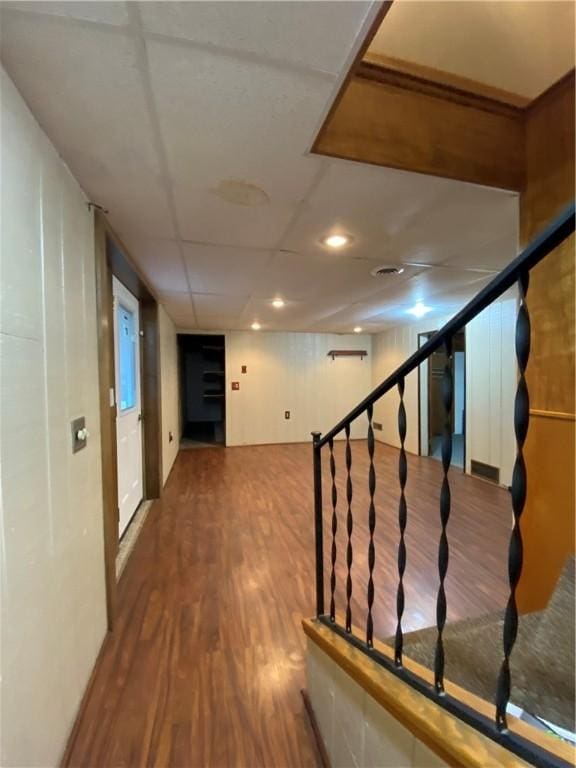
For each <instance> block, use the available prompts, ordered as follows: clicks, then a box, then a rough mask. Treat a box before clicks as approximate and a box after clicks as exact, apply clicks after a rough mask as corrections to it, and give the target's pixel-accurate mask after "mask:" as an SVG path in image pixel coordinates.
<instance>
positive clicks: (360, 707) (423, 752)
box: [306, 640, 446, 768]
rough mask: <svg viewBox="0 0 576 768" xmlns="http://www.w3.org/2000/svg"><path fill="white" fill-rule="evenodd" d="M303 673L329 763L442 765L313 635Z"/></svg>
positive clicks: (371, 767) (402, 767) (353, 767)
mask: <svg viewBox="0 0 576 768" xmlns="http://www.w3.org/2000/svg"><path fill="white" fill-rule="evenodd" d="M306 676H307V691H308V695H309V697H310V702H311V704H312V709H313V710H314V714H315V716H316V720H317V722H318V727H319V729H320V733H321V735H322V738H323V740H324V745H325V747H326V751H327V752H328V756H329V758H330V764H331V766H332V768H412V766H417V767H418V768H440V766H443V767H445V766H446V764H445V763H444V762H443V761H442V760H441V759H440V758H439V757H438V756H437V755H435V754H434V753H433V752H431V751H430V750H429V749H428V747H426V746H425V745H424V744H422V742H420V741H418V739H416V738H415V737H414V736H413V735H412V733H411V732H410V731H408V730H407V729H406V728H405V727H404V726H403V725H401V724H400V723H399V722H398V721H396V720H395V719H394V718H393V717H392V716H391V715H390V714H388V712H387V711H386V710H385V709H384V708H383V707H381V706H380V705H379V704H378V703H377V702H376V701H374V699H373V698H372V697H371V696H370V695H369V694H368V693H366V691H365V690H364V689H363V688H361V687H360V686H359V685H358V684H357V683H356V682H354V680H352V678H351V677H350V676H349V675H347V674H346V672H344V671H343V670H342V669H341V668H340V667H339V666H338V664H336V662H334V661H333V660H332V659H331V658H330V657H329V656H328V655H327V654H325V653H324V652H323V651H322V650H320V648H318V646H317V645H316V644H315V643H314V642H312V641H311V640H308V650H307V654H306Z"/></svg>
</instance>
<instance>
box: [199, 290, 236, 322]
mask: <svg viewBox="0 0 576 768" xmlns="http://www.w3.org/2000/svg"><path fill="white" fill-rule="evenodd" d="M192 298H193V300H194V306H195V308H196V312H197V314H198V316H199V317H200V316H202V315H231V316H234V317H236V316H237V315H239V314H240V313H241V312H242V310H243V309H244V307H245V306H246V302H247V301H248V297H247V296H230V295H220V294H216V293H193V294H192Z"/></svg>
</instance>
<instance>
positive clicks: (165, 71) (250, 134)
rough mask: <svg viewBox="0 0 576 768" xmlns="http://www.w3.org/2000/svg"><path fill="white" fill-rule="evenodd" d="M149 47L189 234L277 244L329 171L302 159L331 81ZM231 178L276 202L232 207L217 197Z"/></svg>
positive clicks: (237, 242) (190, 236) (188, 236)
mask: <svg viewBox="0 0 576 768" xmlns="http://www.w3.org/2000/svg"><path fill="white" fill-rule="evenodd" d="M148 50H149V58H150V70H151V81H152V88H153V91H154V95H155V100H156V104H157V108H158V112H159V117H160V123H161V130H162V134H163V137H164V142H165V145H166V150H167V155H168V163H169V166H170V168H171V171H172V176H173V179H174V190H175V197H176V207H177V214H178V221H179V226H180V231H181V235H182V237H183V238H184V239H186V240H197V241H204V242H212V243H220V244H222V243H230V244H235V245H247V246H262V247H270V246H273V245H276V244H277V242H278V241H279V239H280V238H281V237H282V235H283V233H284V231H285V230H286V227H287V225H288V223H289V221H290V219H291V217H292V215H293V213H294V211H295V209H296V206H297V205H298V204H299V203H300V202H301V201H302V200H303V199H304V197H305V195H306V194H307V192H308V190H309V188H310V186H311V184H312V182H313V180H314V178H315V177H316V175H317V173H318V171H319V169H320V168H321V163H322V161H321V159H320V158H318V157H312V156H304V152H305V150H306V147H307V146H308V145H309V143H310V142H311V140H312V138H313V135H314V131H315V129H316V127H317V124H318V120H319V118H320V116H321V115H322V114H323V111H324V109H325V107H326V104H327V102H328V100H329V98H330V96H331V93H332V89H333V81H332V79H331V78H328V77H326V76H317V75H304V74H300V73H294V72H284V71H282V70H278V69H275V68H273V67H266V66H263V65H262V64H258V63H254V62H248V61H242V60H240V59H234V58H231V57H227V56H218V55H215V54H212V53H208V52H206V51H197V50H194V49H188V48H181V47H176V46H170V45H166V44H165V43H157V42H150V43H149V44H148ZM230 180H233V181H243V182H247V183H250V184H253V185H256V186H257V187H259V188H261V189H262V190H263V191H264V192H265V193H266V195H267V196H268V198H269V202H268V203H267V204H264V205H258V206H241V205H234V204H232V203H229V202H226V201H225V200H223V199H222V197H221V196H219V193H218V192H219V190H220V189H221V185H222V184H223V183H225V182H227V181H230Z"/></svg>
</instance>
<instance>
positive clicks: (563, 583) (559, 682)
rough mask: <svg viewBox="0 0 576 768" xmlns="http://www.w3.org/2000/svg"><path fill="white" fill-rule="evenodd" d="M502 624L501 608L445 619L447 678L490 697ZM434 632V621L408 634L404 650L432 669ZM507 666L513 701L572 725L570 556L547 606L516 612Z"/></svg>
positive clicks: (572, 678)
mask: <svg viewBox="0 0 576 768" xmlns="http://www.w3.org/2000/svg"><path fill="white" fill-rule="evenodd" d="M502 626H503V616H502V615H501V614H490V615H487V616H483V617H481V618H477V619H467V620H465V621H460V622H455V623H452V624H447V625H446V628H445V630H444V649H445V659H446V665H445V677H446V679H448V680H451V681H452V682H454V683H456V684H457V685H460V686H461V687H462V688H465V689H466V690H468V691H471V692H472V693H475V694H476V695H478V696H481V697H482V698H483V699H486V700H487V701H493V700H494V694H495V690H496V680H497V677H498V670H499V668H500V664H501V661H502V654H503V650H502ZM436 636H437V632H436V628H435V627H430V628H427V629H423V630H418V631H417V632H410V633H408V634H406V635H405V636H404V650H405V653H406V656H408V657H409V658H411V659H413V660H414V661H417V662H419V663H420V664H423V665H424V666H426V667H428V668H429V669H433V668H434V649H435V643H436ZM391 642H393V641H391ZM511 672H512V683H513V687H512V695H511V697H510V700H511V701H512V702H513V703H514V704H516V705H518V706H519V707H522V708H523V709H525V710H526V711H527V712H529V713H530V714H533V715H536V716H538V717H542V718H545V719H546V720H550V721H551V722H553V723H556V724H557V725H560V726H562V727H564V728H567V729H569V730H574V558H570V559H569V561H568V562H567V564H566V567H565V568H564V570H563V572H562V575H561V577H560V579H559V581H558V584H557V585H556V589H555V591H554V594H553V596H552V598H551V600H550V602H549V604H548V606H547V607H546V609H545V610H543V611H540V612H538V613H532V614H525V615H524V616H522V617H521V618H520V624H519V629H518V637H517V640H516V645H515V647H514V652H513V654H512V659H511Z"/></svg>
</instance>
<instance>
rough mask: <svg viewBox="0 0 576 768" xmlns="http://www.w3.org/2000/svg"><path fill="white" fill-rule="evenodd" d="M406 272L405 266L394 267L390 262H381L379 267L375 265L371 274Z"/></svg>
mask: <svg viewBox="0 0 576 768" xmlns="http://www.w3.org/2000/svg"><path fill="white" fill-rule="evenodd" d="M402 272H404V268H403V267H394V266H392V265H390V264H381V265H380V266H379V267H374V269H373V270H371V272H370V274H371V275H372V277H385V276H386V275H401V274H402Z"/></svg>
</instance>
